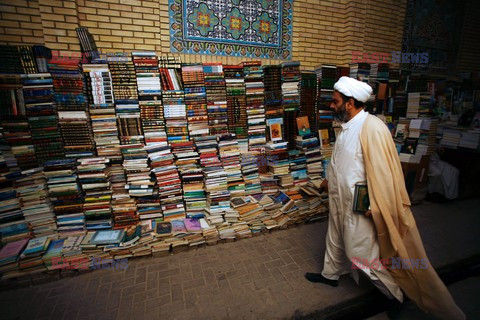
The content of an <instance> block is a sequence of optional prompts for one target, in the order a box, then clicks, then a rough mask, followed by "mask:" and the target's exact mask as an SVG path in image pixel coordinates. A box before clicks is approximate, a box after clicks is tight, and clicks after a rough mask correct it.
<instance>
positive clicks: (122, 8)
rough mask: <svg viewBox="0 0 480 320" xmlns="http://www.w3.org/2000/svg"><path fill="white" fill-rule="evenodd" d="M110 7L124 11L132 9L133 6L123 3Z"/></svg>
mask: <svg viewBox="0 0 480 320" xmlns="http://www.w3.org/2000/svg"><path fill="white" fill-rule="evenodd" d="M110 9H113V10H118V11H123V12H124V11H132V7H131V6H125V5H122V4H111V5H110Z"/></svg>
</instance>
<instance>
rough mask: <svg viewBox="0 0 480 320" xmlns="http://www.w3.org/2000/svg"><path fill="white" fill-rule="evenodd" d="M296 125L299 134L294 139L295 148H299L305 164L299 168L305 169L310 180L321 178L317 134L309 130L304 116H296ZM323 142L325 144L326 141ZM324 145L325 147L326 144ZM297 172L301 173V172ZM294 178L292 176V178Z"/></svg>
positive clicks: (321, 166)
mask: <svg viewBox="0 0 480 320" xmlns="http://www.w3.org/2000/svg"><path fill="white" fill-rule="evenodd" d="M297 125H298V128H299V129H298V133H299V134H298V136H297V138H296V139H295V144H296V148H297V150H300V151H301V152H302V153H303V154H304V157H305V163H306V166H302V167H301V168H302V170H303V169H304V168H305V169H306V171H305V174H308V179H310V180H316V179H319V178H322V177H324V172H323V164H322V153H321V150H320V143H319V140H318V138H317V134H316V133H315V132H311V131H310V122H309V121H308V118H307V117H305V116H304V117H300V118H297ZM327 132H328V131H327ZM325 144H327V141H326V142H325ZM328 146H329V141H328ZM325 147H327V145H326V146H325ZM299 174H300V175H303V173H299ZM295 178H296V177H295V176H294V180H295Z"/></svg>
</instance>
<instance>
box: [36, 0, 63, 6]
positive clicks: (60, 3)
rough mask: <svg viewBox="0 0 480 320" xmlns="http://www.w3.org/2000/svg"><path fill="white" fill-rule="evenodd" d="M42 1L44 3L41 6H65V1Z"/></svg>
mask: <svg viewBox="0 0 480 320" xmlns="http://www.w3.org/2000/svg"><path fill="white" fill-rule="evenodd" d="M41 1H42V5H41V7H44V6H51V7H59V8H61V7H63V1H59V0H41Z"/></svg>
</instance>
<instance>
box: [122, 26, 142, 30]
mask: <svg viewBox="0 0 480 320" xmlns="http://www.w3.org/2000/svg"><path fill="white" fill-rule="evenodd" d="M122 30H130V31H142V30H143V27H142V26H135V25H122Z"/></svg>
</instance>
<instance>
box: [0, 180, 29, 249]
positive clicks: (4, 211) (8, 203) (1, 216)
mask: <svg viewBox="0 0 480 320" xmlns="http://www.w3.org/2000/svg"><path fill="white" fill-rule="evenodd" d="M0 234H1V235H2V239H1V241H2V243H6V242H11V241H15V240H18V239H22V238H26V237H28V236H29V235H30V230H29V228H28V224H27V222H26V221H25V219H24V217H23V214H22V210H21V204H20V199H19V198H18V197H17V193H16V191H15V189H14V188H13V185H12V181H11V180H10V181H8V180H7V181H5V182H4V183H2V184H1V189H0Z"/></svg>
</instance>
